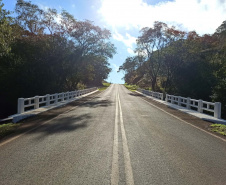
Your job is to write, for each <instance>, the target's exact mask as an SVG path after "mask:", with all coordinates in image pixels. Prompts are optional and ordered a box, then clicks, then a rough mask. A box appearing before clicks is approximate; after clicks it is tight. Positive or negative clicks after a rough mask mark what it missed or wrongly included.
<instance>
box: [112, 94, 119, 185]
mask: <svg viewBox="0 0 226 185" xmlns="http://www.w3.org/2000/svg"><path fill="white" fill-rule="evenodd" d="M115 104H116V108H115V131H114V143H113V156H112V171H111V184H112V185H118V182H119V166H118V97H117V94H116V100H115Z"/></svg>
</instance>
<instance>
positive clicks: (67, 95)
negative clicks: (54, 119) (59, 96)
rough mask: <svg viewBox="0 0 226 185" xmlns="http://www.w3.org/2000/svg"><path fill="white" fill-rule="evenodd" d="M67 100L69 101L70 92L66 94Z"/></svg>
mask: <svg viewBox="0 0 226 185" xmlns="http://www.w3.org/2000/svg"><path fill="white" fill-rule="evenodd" d="M65 94H66V100H67V101H68V100H69V92H66V93H65Z"/></svg>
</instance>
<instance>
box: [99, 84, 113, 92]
mask: <svg viewBox="0 0 226 185" xmlns="http://www.w3.org/2000/svg"><path fill="white" fill-rule="evenodd" d="M102 84H103V85H102V86H100V87H99V88H98V89H99V91H104V90H105V89H107V88H108V87H109V86H110V85H111V83H108V82H103V83H102Z"/></svg>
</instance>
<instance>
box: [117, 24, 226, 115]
mask: <svg viewBox="0 0 226 185" xmlns="http://www.w3.org/2000/svg"><path fill="white" fill-rule="evenodd" d="M136 45H137V46H136V49H135V53H136V55H135V56H133V57H128V58H126V60H125V61H124V63H123V64H122V65H121V66H120V67H119V71H120V70H122V71H124V72H125V76H124V80H125V83H126V84H127V85H137V86H139V87H141V88H146V89H147V88H149V87H151V89H152V91H157V92H163V93H164V92H165V93H166V92H167V93H168V94H172V95H178V96H182V97H191V98H194V99H203V100H205V101H212V102H221V103H222V117H223V118H226V96H225V92H226V21H224V22H223V23H222V24H221V25H219V27H218V28H216V31H215V33H213V34H211V35H210V34H205V35H202V36H200V35H198V34H197V33H196V32H195V31H191V32H185V31H182V30H179V29H176V28H175V27H173V26H172V27H170V26H168V25H167V24H165V23H163V22H158V21H156V22H155V23H154V25H153V27H149V28H148V27H145V28H143V29H141V31H140V36H139V37H138V39H137V43H136Z"/></svg>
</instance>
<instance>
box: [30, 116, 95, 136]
mask: <svg viewBox="0 0 226 185" xmlns="http://www.w3.org/2000/svg"><path fill="white" fill-rule="evenodd" d="M90 118H91V116H90V115H89V114H83V115H81V116H77V117H74V116H73V115H72V116H69V115H68V116H67V117H62V118H60V117H59V118H57V119H54V120H53V121H52V122H51V124H50V123H47V124H44V125H42V126H40V127H38V128H37V129H34V130H32V131H30V132H28V133H27V134H35V133H42V134H41V135H40V136H38V137H37V138H36V139H41V138H44V137H45V136H48V135H53V134H61V133H65V132H72V131H75V130H78V129H83V128H86V127H87V126H88V124H87V123H88V122H90V121H89V119H90Z"/></svg>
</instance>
